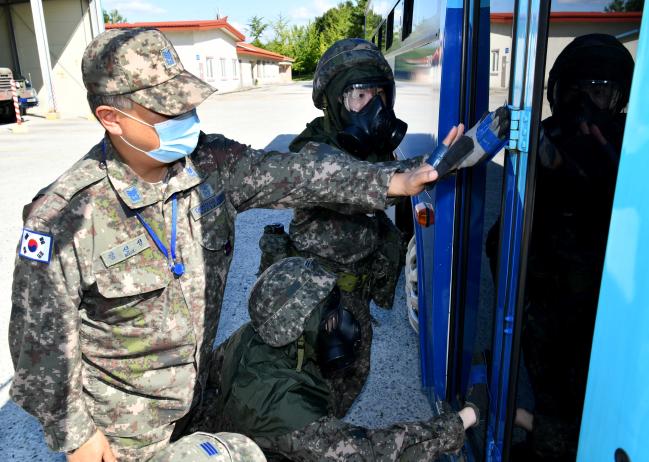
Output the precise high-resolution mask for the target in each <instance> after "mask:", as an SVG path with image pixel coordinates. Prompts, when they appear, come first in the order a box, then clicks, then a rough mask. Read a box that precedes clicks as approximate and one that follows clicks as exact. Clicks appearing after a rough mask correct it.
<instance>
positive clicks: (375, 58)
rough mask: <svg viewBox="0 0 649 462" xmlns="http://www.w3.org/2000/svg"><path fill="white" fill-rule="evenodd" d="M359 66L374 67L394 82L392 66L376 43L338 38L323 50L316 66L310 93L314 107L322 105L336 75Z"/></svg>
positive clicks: (320, 107)
mask: <svg viewBox="0 0 649 462" xmlns="http://www.w3.org/2000/svg"><path fill="white" fill-rule="evenodd" d="M359 67H375V68H377V69H378V71H379V72H380V74H381V75H382V76H384V77H385V79H386V80H387V81H389V82H394V74H393V73H392V68H391V67H390V65H389V64H388V62H387V61H386V60H385V58H384V57H383V54H382V53H381V50H379V48H378V47H377V46H376V45H374V44H373V43H372V42H368V41H367V40H363V39H359V38H351V39H343V40H338V41H337V42H336V43H334V44H333V45H331V46H330V47H329V49H328V50H327V51H325V52H324V54H323V55H322V57H321V58H320V61H318V65H317V66H316V69H315V73H314V75H313V94H312V97H313V104H315V107H317V108H318V109H322V108H323V107H324V105H325V97H324V93H325V90H326V88H327V85H329V83H330V82H331V81H332V80H333V78H334V77H335V76H336V75H338V74H340V73H341V72H344V71H346V70H348V69H354V68H359Z"/></svg>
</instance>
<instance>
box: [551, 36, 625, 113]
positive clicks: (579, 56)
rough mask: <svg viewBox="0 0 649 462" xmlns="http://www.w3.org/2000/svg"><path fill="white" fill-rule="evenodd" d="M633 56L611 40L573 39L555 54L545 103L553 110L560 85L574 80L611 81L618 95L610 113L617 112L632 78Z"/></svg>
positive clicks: (617, 42) (589, 37)
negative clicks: (614, 84) (556, 55)
mask: <svg viewBox="0 0 649 462" xmlns="http://www.w3.org/2000/svg"><path fill="white" fill-rule="evenodd" d="M633 67H634V63H633V57H632V56H631V53H630V52H629V50H627V49H626V47H625V46H624V45H623V44H622V43H621V42H620V41H619V40H618V39H616V38H615V37H613V36H612V35H608V34H587V35H582V36H580V37H577V38H575V39H574V40H573V41H572V42H570V43H569V44H568V45H567V46H566V47H565V48H564V49H563V50H562V51H561V53H560V54H559V56H558V57H557V59H556V61H555V62H554V65H553V66H552V69H551V70H550V74H549V76H548V94H547V97H548V102H549V103H550V107H551V108H552V109H553V114H554V110H555V107H554V106H555V104H556V103H557V101H558V99H559V98H558V96H559V94H560V92H561V91H563V90H562V89H561V84H562V83H563V84H565V83H566V82H578V81H600V82H615V83H616V84H617V88H618V92H619V94H618V95H617V96H616V99H615V101H614V104H613V106H612V107H611V111H612V112H619V111H621V110H622V109H623V108H624V107H625V106H626V105H627V103H628V101H629V94H630V91H631V79H632V78H633Z"/></svg>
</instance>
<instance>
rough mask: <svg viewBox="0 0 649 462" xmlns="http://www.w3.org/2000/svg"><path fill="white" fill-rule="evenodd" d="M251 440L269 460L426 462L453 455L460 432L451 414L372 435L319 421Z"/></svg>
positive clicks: (332, 419)
mask: <svg viewBox="0 0 649 462" xmlns="http://www.w3.org/2000/svg"><path fill="white" fill-rule="evenodd" d="M255 441H256V443H257V444H258V445H259V446H260V447H261V448H262V449H263V450H264V452H268V454H267V457H268V460H270V461H274V460H282V458H283V457H285V458H286V459H288V460H291V461H296V462H318V461H323V462H324V461H331V462H343V461H344V462H364V461H367V462H392V461H402V462H429V461H432V460H434V459H436V458H437V457H439V456H440V455H442V454H445V453H451V452H456V451H458V450H459V449H460V448H461V447H462V445H463V444H464V428H463V426H462V420H461V419H460V417H459V416H458V415H457V414H456V413H449V414H443V415H441V416H439V417H435V418H433V419H431V420H429V421H426V422H412V423H400V424H395V425H392V426H391V427H389V428H385V429H376V430H369V429H366V428H363V427H358V426H355V425H352V424H348V423H346V422H343V421H341V420H339V419H336V418H335V417H323V418H321V419H319V420H317V421H315V422H313V423H311V424H309V425H307V426H306V427H304V428H303V429H301V430H296V431H294V432H291V433H289V434H286V435H282V436H278V437H275V438H266V437H259V438H255ZM278 457H279V458H278ZM286 459H284V460H286Z"/></svg>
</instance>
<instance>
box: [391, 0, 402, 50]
mask: <svg viewBox="0 0 649 462" xmlns="http://www.w3.org/2000/svg"><path fill="white" fill-rule="evenodd" d="M392 16H393V20H392V23H393V25H392V46H394V47H395V48H396V47H399V46H400V44H401V40H402V39H401V34H402V32H401V31H402V29H403V0H400V1H399V3H397V5H396V6H395V7H394V10H392Z"/></svg>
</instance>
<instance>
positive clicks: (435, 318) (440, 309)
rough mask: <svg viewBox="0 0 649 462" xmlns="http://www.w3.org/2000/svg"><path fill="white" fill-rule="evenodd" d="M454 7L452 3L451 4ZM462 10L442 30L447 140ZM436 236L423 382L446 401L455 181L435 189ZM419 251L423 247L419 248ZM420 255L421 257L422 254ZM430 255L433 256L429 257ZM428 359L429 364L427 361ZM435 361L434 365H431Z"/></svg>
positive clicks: (454, 105) (442, 127) (454, 107)
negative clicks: (427, 353) (428, 354)
mask: <svg viewBox="0 0 649 462" xmlns="http://www.w3.org/2000/svg"><path fill="white" fill-rule="evenodd" d="M449 3H451V2H449ZM462 20H463V10H462V8H453V7H449V5H448V4H447V8H446V12H445V15H444V22H443V26H442V28H441V30H442V34H443V35H442V80H441V90H440V107H439V114H440V118H439V129H438V133H440V134H441V136H442V137H443V136H444V135H445V134H446V133H448V131H449V130H450V129H451V127H453V125H456V124H457V122H458V120H459V119H460V108H459V105H458V101H459V99H460V79H459V78H458V76H459V75H460V73H461V56H462V51H461V50H462ZM434 206H435V216H436V223H435V235H434V241H433V252H432V260H433V262H432V272H431V273H427V274H424V275H422V276H423V277H425V278H432V300H431V301H432V303H431V304H429V305H427V306H424V307H421V310H420V313H421V311H422V310H423V311H428V310H430V311H431V312H430V313H427V314H426V315H427V316H429V317H430V320H431V324H432V325H430V327H431V328H432V330H430V331H424V330H422V329H420V339H421V341H422V350H424V349H426V350H429V351H431V354H432V357H431V356H429V357H428V358H422V379H423V381H424V386H425V387H426V386H430V385H431V384H432V385H433V389H432V390H428V391H429V393H430V396H431V398H435V399H444V398H445V397H446V374H447V354H448V333H449V307H450V300H451V276H452V274H451V268H452V264H453V230H454V220H455V178H449V179H446V180H442V181H440V182H438V184H437V186H436V187H435V204H434ZM417 250H419V247H418V248H417ZM418 255H419V254H418ZM428 255H430V253H429V254H428ZM424 327H428V326H427V325H426V324H425V325H424ZM424 359H426V361H424ZM431 359H432V361H431Z"/></svg>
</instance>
